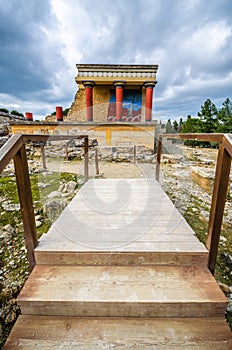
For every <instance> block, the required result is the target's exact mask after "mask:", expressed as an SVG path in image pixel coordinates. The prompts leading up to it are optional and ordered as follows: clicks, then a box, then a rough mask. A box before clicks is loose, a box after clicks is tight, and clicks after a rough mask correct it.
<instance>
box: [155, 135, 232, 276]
mask: <svg viewBox="0 0 232 350" xmlns="http://www.w3.org/2000/svg"><path fill="white" fill-rule="evenodd" d="M162 138H169V139H182V140H196V141H208V142H218V143H219V149H218V157H217V165H216V172H215V180H214V189H213V195H212V202H211V209H210V217H209V223H208V233H207V238H206V246H207V248H208V249H209V260H208V267H209V269H210V271H211V272H212V273H213V274H214V271H215V265H216V259H217V252H218V245H219V240H220V234H221V226H222V220H223V214H224V208H225V203H226V197H227V192H228V185H229V176H230V169H231V158H232V135H231V134H162V135H160V136H159V138H158V149H157V159H156V180H157V181H159V175H160V163H161V154H162Z"/></svg>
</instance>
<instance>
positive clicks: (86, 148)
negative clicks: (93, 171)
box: [84, 136, 89, 182]
mask: <svg viewBox="0 0 232 350" xmlns="http://www.w3.org/2000/svg"><path fill="white" fill-rule="evenodd" d="M84 161H85V165H84V167H85V182H87V181H88V179H89V138H88V136H85V138H84Z"/></svg>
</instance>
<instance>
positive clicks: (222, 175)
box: [206, 145, 231, 273]
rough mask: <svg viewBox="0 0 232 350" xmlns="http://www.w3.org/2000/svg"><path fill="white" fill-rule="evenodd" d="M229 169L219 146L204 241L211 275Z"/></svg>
mask: <svg viewBox="0 0 232 350" xmlns="http://www.w3.org/2000/svg"><path fill="white" fill-rule="evenodd" d="M230 167H231V157H230V155H229V154H228V152H227V151H226V149H225V148H224V146H223V145H220V147H219V150H218V159H217V166H216V174H215V182H214V190H213V196H212V203H211V210H210V217H209V225H208V235H207V240H206V245H207V247H208V249H209V262H208V266H209V269H210V271H211V272H212V273H214V269H215V264H216V258H217V251H218V245H219V240H220V233H221V225H222V219H223V213H224V207H225V202H226V196H227V192H228V184H229V175H230Z"/></svg>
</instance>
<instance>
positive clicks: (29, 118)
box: [25, 112, 33, 122]
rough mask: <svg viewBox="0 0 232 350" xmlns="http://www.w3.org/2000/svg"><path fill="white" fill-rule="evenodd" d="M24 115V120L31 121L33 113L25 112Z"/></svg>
mask: <svg viewBox="0 0 232 350" xmlns="http://www.w3.org/2000/svg"><path fill="white" fill-rule="evenodd" d="M25 115H26V120H27V121H29V122H32V121H33V114H32V113H30V112H26V113H25Z"/></svg>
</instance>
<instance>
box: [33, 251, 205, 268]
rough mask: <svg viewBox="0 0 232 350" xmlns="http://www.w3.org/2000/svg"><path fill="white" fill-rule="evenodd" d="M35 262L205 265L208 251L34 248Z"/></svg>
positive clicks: (55, 263)
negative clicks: (48, 249)
mask: <svg viewBox="0 0 232 350" xmlns="http://www.w3.org/2000/svg"><path fill="white" fill-rule="evenodd" d="M35 259H36V263H37V264H44V265H46V264H50V265H182V264H183V265H190V266H193V265H199V264H201V265H204V266H206V265H207V261H208V253H207V252H205V253H201V252H199V253H193V252H175V251H174V252H166V251H164V252H152V251H150V252H149V251H147V252H145V251H138V252H135V251H134V252H126V251H125V252H121V251H118V252H112V251H111V252H102V251H99V252H89V251H86V252H75V251H74V252H71V251H66V252H65V251H64V249H63V250H62V247H61V251H43V250H38V251H37V250H35Z"/></svg>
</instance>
